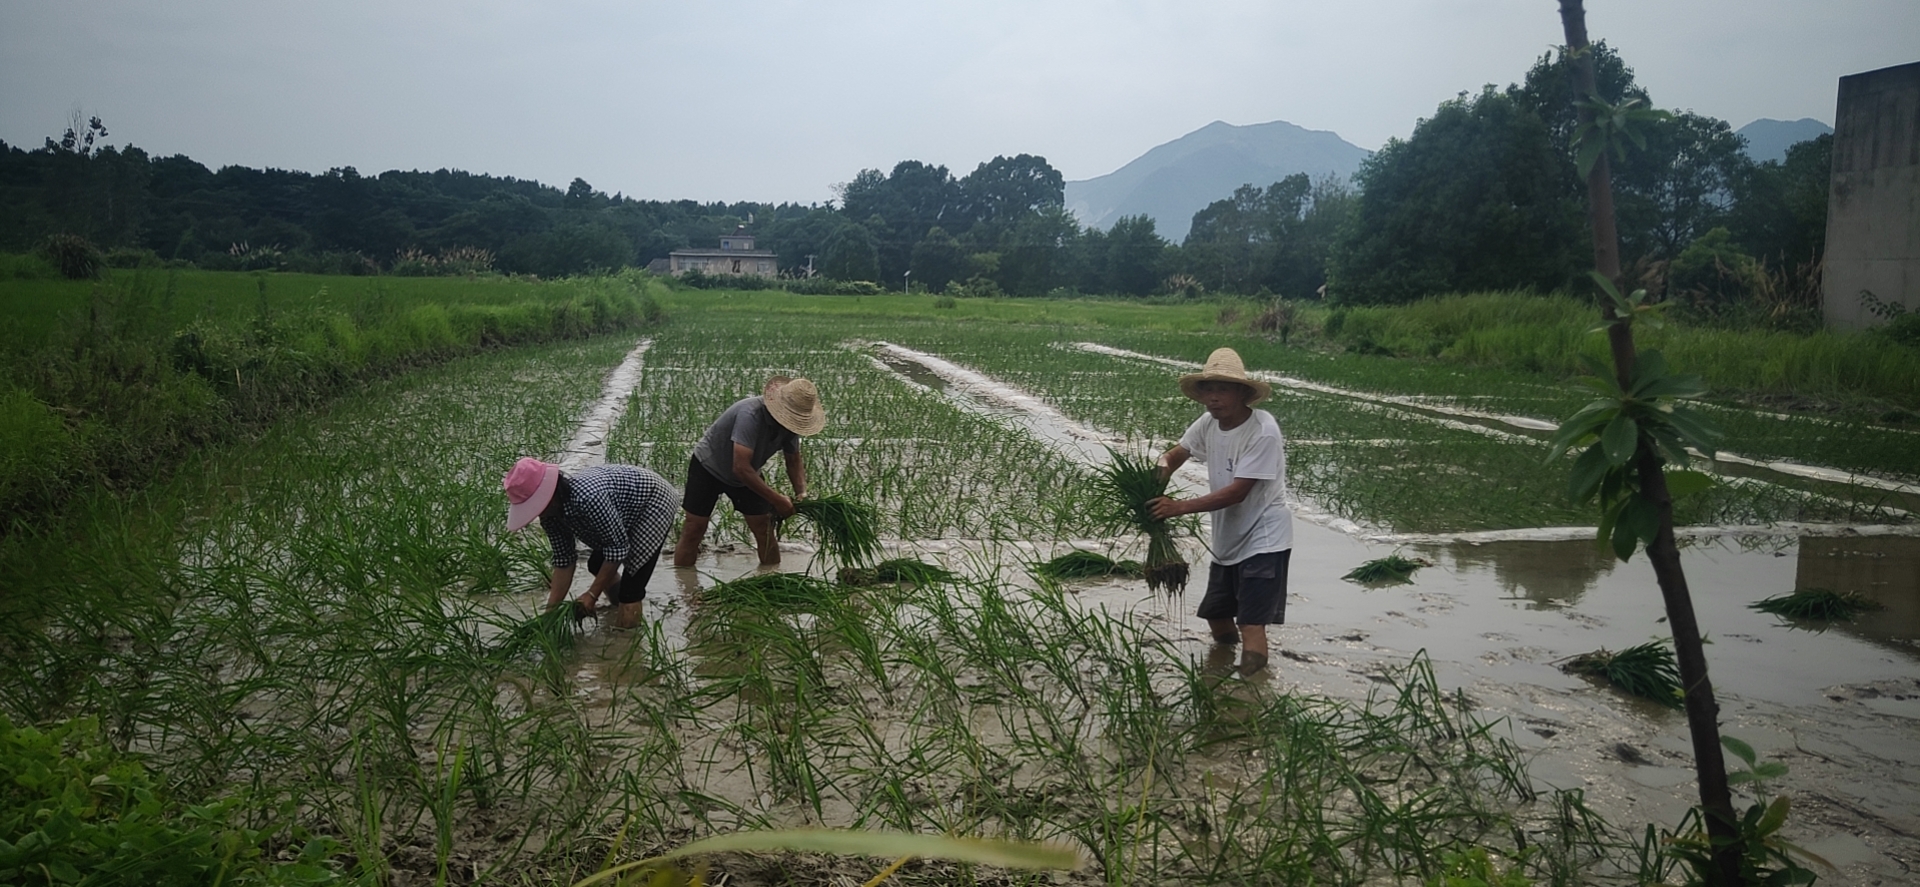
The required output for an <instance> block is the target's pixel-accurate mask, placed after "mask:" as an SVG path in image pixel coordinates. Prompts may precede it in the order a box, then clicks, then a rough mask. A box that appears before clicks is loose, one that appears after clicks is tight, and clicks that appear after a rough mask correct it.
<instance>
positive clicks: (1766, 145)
mask: <svg viewBox="0 0 1920 887" xmlns="http://www.w3.org/2000/svg"><path fill="white" fill-rule="evenodd" d="M1733 132H1734V134H1735V135H1743V136H1746V137H1747V156H1748V157H1751V158H1753V162H1755V163H1765V162H1766V161H1769V160H1785V159H1787V149H1788V148H1791V147H1793V146H1794V145H1797V144H1800V143H1801V142H1804V141H1806V140H1808V139H1812V138H1818V137H1820V136H1823V135H1826V134H1827V133H1830V132H1833V127H1831V126H1828V125H1826V124H1824V123H1821V122H1820V121H1818V120H1815V119H1813V118H1812V117H1802V118H1800V119H1799V120H1773V119H1770V118H1767V117H1762V118H1760V119H1759V120H1755V121H1754V122H1752V123H1749V124H1747V125H1746V126H1742V127H1740V128H1739V129H1736V130H1734V131H1733ZM1069 187H1071V186H1069ZM1068 193H1072V192H1071V191H1069V192H1068Z"/></svg>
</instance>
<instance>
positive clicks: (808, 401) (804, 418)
mask: <svg viewBox="0 0 1920 887" xmlns="http://www.w3.org/2000/svg"><path fill="white" fill-rule="evenodd" d="M766 403H767V412H769V413H772V414H773V420H774V421H775V422H779V423H780V424H781V426H783V427H785V428H786V429H787V430H788V431H791V432H793V433H794V434H798V435H800V436H801V437H812V436H813V435H816V434H819V433H820V429H822V428H825V427H827V411H826V410H823V409H821V408H820V392H818V391H816V390H814V387H813V383H812V382H809V381H807V380H805V379H795V380H793V381H791V382H788V383H786V384H784V385H781V386H779V387H777V388H773V389H772V390H771V391H769V392H768V393H767V395H766Z"/></svg>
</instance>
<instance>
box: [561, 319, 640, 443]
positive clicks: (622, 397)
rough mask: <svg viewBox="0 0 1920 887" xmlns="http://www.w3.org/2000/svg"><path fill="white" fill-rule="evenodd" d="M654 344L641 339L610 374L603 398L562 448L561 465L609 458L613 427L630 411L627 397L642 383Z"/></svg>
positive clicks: (601, 392) (602, 391)
mask: <svg viewBox="0 0 1920 887" xmlns="http://www.w3.org/2000/svg"><path fill="white" fill-rule="evenodd" d="M652 346H653V340H652V339H641V340H640V341H639V342H638V343H636V344H635V345H634V346H633V350H632V351H629V352H627V356H626V359H624V360H622V361H620V365H619V366H617V367H614V368H613V371H612V372H610V373H608V374H607V381H606V384H604V385H603V386H601V389H600V399H599V400H597V401H594V403H593V405H592V406H590V407H588V408H587V411H586V413H585V414H584V415H582V416H581V417H580V427H579V429H578V430H576V431H575V432H574V433H573V439H572V440H569V441H567V445H566V447H565V448H563V449H561V450H560V456H559V462H558V463H557V464H559V466H560V467H561V468H562V469H565V470H568V471H575V470H578V469H581V468H588V467H591V466H594V465H600V464H602V463H604V462H606V461H607V437H608V436H609V435H611V434H613V427H614V426H615V425H618V424H619V423H620V417H621V416H622V415H625V413H626V412H627V398H628V397H629V396H630V395H632V394H633V389H634V388H635V387H637V386H638V385H639V384H640V366H641V362H642V360H643V359H644V358H645V357H646V355H647V349H648V348H650V347H652Z"/></svg>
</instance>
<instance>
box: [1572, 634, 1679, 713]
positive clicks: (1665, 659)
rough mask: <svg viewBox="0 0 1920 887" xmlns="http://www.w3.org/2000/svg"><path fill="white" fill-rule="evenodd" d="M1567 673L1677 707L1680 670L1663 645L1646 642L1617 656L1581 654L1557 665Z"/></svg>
mask: <svg viewBox="0 0 1920 887" xmlns="http://www.w3.org/2000/svg"><path fill="white" fill-rule="evenodd" d="M1560 670H1561V671H1564V672H1566V673H1568V674H1577V675H1584V676H1586V677H1593V678H1601V679H1604V680H1605V681H1606V682H1607V683H1609V684H1612V685H1613V686H1615V687H1618V688H1620V689H1621V690H1624V691H1626V692H1628V693H1631V694H1633V695H1635V696H1639V697H1642V698H1645V699H1651V700H1653V701H1655V702H1658V703H1660V704H1661V705H1665V706H1669V707H1673V708H1678V707H1679V705H1680V699H1681V693H1680V671H1679V669H1678V667H1677V666H1675V665H1674V662H1673V651H1672V650H1671V649H1669V648H1668V647H1667V645H1666V644H1665V643H1662V642H1660V641H1649V642H1647V643H1644V644H1640V645H1637V646H1633V647H1628V648H1626V649H1625V650H1621V651H1620V652H1618V653H1612V652H1608V651H1607V650H1606V649H1604V648H1603V649H1599V650H1595V651H1593V652H1591V653H1582V654H1580V655H1578V656H1575V657H1573V658H1572V659H1569V660H1568V661H1567V662H1566V663H1565V664H1563V665H1561V666H1560Z"/></svg>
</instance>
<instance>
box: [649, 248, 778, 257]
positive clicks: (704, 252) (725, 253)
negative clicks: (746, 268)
mask: <svg viewBox="0 0 1920 887" xmlns="http://www.w3.org/2000/svg"><path fill="white" fill-rule="evenodd" d="M667 255H670V256H689V257H700V258H720V259H743V258H760V259H771V258H774V257H775V255H776V254H775V253H774V251H773V250H770V249H677V250H674V251H673V252H671V253H668V254H667Z"/></svg>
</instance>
